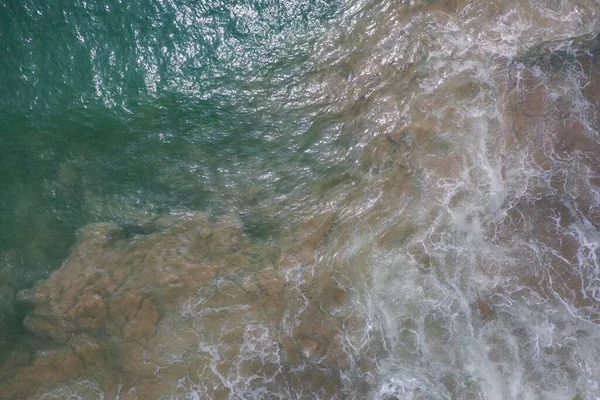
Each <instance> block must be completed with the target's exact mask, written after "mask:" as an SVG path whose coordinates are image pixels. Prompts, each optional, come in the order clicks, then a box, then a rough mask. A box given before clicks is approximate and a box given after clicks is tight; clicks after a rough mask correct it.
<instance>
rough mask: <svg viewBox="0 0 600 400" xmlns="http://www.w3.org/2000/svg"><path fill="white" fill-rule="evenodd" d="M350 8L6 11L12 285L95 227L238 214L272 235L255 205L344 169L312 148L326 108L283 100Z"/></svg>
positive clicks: (40, 272) (0, 215)
mask: <svg viewBox="0 0 600 400" xmlns="http://www.w3.org/2000/svg"><path fill="white" fill-rule="evenodd" d="M340 7H341V4H340V2H339V1H312V0H311V1H294V2H281V1H252V2H250V1H231V2H220V1H179V2H168V1H135V2H129V1H127V2H120V1H103V2H86V1H75V2H73V1H59V2H53V3H52V4H50V3H46V2H39V1H8V2H3V3H2V4H0V49H1V51H2V54H3V56H2V57H1V58H0V88H1V89H2V90H1V93H2V96H1V98H0V121H2V133H1V144H0V171H1V174H0V187H1V188H2V190H1V191H0V204H2V207H0V254H1V255H2V257H1V263H0V268H1V269H3V270H4V271H5V272H4V274H6V273H7V272H6V271H9V272H8V275H10V282H11V283H9V285H10V286H11V287H12V288H15V290H18V289H20V288H24V287H29V286H31V285H32V284H33V282H35V281H37V280H39V279H41V278H43V277H47V276H48V274H49V273H50V272H51V271H53V270H54V269H56V268H57V267H58V266H59V265H60V263H61V262H62V261H63V260H64V259H65V257H66V256H67V254H68V251H69V248H70V247H71V246H72V244H73V243H74V240H75V232H76V230H77V229H78V228H79V227H81V226H83V225H85V224H87V223H90V222H93V221H116V222H118V223H120V224H124V225H126V224H131V223H133V221H135V220H136V219H139V218H141V217H143V216H148V215H155V214H162V213H168V212H172V211H185V210H207V211H209V212H211V213H215V214H220V213H225V212H231V211H233V212H239V213H242V214H243V215H244V216H245V221H246V222H247V225H248V226H247V228H248V229H249V230H250V231H252V232H254V234H255V235H257V236H260V237H263V238H268V237H269V236H270V235H272V234H273V233H272V232H271V231H272V230H273V229H275V222H274V221H272V222H270V221H262V220H259V219H257V218H253V217H252V210H251V208H252V206H253V205H254V204H257V203H259V202H260V201H261V200H262V199H264V198H267V197H273V196H286V195H288V194H289V193H291V192H292V191H294V190H295V189H297V188H298V187H299V186H301V185H302V184H303V182H304V183H306V182H309V181H311V179H313V178H314V177H317V176H324V175H327V173H328V171H329V170H330V169H331V168H332V166H333V165H334V164H335V163H336V160H335V159H334V157H335V155H334V154H327V153H326V152H320V153H319V154H310V152H307V151H306V150H307V149H309V148H310V147H311V146H312V145H313V144H314V143H315V142H316V141H317V140H318V139H319V138H318V137H314V135H312V136H311V135H308V136H303V134H304V133H305V132H306V131H307V130H308V129H309V128H310V126H311V123H312V121H313V120H314V118H315V115H316V114H317V112H318V108H319V107H318V105H316V106H315V105H300V107H298V106H295V105H293V104H292V105H289V104H286V102H285V101H281V100H280V99H278V98H277V96H278V94H277V93H276V90H275V88H281V87H285V86H286V83H288V84H289V83H290V82H291V80H292V79H293V77H294V76H298V75H301V74H303V73H306V66H304V65H303V61H305V60H306V58H307V53H308V51H309V49H310V48H311V43H312V42H314V38H315V35H316V33H317V32H318V31H319V30H320V29H321V30H322V28H323V26H325V25H326V24H327V22H328V21H329V20H331V19H332V18H333V17H334V16H335V15H336V12H338V10H339V8H340ZM303 69H304V70H303ZM288 100H290V101H293V100H294V99H293V98H290V99H288ZM294 164H296V165H301V166H302V167H301V168H295V167H293V165H294ZM268 171H275V172H274V174H273V175H270V176H264V175H265V173H266V172H268ZM249 193H250V194H249ZM7 293H8V292H7ZM5 297H10V295H7V296H5ZM4 301H7V300H6V299H4ZM8 301H9V302H10V300H8Z"/></svg>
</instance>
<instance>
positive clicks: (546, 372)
mask: <svg viewBox="0 0 600 400" xmlns="http://www.w3.org/2000/svg"><path fill="white" fill-rule="evenodd" d="M599 13H600V3H598V2H597V1H585V0H578V1H569V2H566V1H555V0H548V1H541V0H540V1H502V2H489V1H474V2H467V1H440V2H432V1H410V2H409V1H397V2H393V1H381V2H363V3H357V4H355V5H354V6H353V7H352V8H350V9H348V10H346V12H345V14H344V17H343V18H341V20H340V22H339V24H337V25H334V26H332V27H330V31H329V32H328V34H327V35H325V36H324V37H323V39H322V40H321V41H320V42H319V45H318V47H317V48H315V49H314V51H313V56H312V58H311V59H309V60H308V61H307V62H308V63H312V64H314V65H313V67H312V68H311V69H310V70H311V71H312V72H311V73H309V74H306V75H303V76H299V77H297V81H296V82H295V84H294V85H293V86H292V87H291V88H290V87H289V86H286V89H285V91H283V90H282V92H281V93H279V92H277V90H275V91H274V92H273V93H272V94H271V101H273V102H276V101H280V100H281V99H287V100H286V101H289V102H290V103H292V102H296V103H297V107H298V108H302V107H305V108H306V109H307V112H309V110H310V107H311V105H312V104H320V105H323V104H327V105H328V107H329V108H328V110H329V113H328V114H327V115H325V116H323V117H322V118H321V119H320V120H319V121H318V123H317V124H316V125H318V126H315V128H314V129H315V130H318V131H319V132H321V136H322V138H321V139H320V140H322V141H323V143H327V142H328V141H340V142H343V143H345V148H346V149H347V152H346V153H345V154H339V155H338V157H340V158H345V159H346V161H347V162H346V165H348V169H347V170H346V171H344V175H342V176H341V178H340V182H335V183H331V184H319V185H310V184H309V185H307V187H306V189H305V190H302V191H299V193H300V194H298V196H299V197H298V198H295V199H286V200H285V201H286V203H285V204H279V203H278V202H277V201H276V199H275V200H273V201H272V202H269V203H268V204H263V206H262V207H260V213H261V214H260V215H261V216H262V217H260V218H263V217H264V218H265V219H268V218H274V217H275V216H277V218H280V219H281V220H282V221H284V223H283V225H284V227H285V229H282V231H281V232H280V235H279V236H278V237H277V238H276V239H274V240H271V241H267V242H265V241H260V240H255V239H252V238H249V237H248V236H247V235H246V234H245V233H244V230H243V229H242V222H241V221H240V219H239V217H238V216H222V217H218V218H217V217H214V218H212V217H209V216H207V215H204V214H202V213H196V214H185V215H172V216H165V217H162V218H159V219H153V220H148V221H140V222H139V226H137V227H134V228H129V229H125V230H124V229H123V228H121V227H118V226H117V225H113V224H108V223H106V224H94V225H90V226H87V227H85V228H84V229H83V230H82V231H81V233H80V239H79V244H78V245H77V246H76V248H75V249H74V250H73V251H72V254H71V256H70V257H69V259H68V260H67V261H66V262H65V264H64V265H63V267H62V268H61V269H60V270H58V271H57V272H56V273H54V274H53V275H52V276H51V277H50V278H49V279H48V280H46V281H43V282H40V283H39V284H38V285H37V286H36V287H35V289H34V290H33V291H30V292H24V293H22V294H21V295H20V296H21V298H22V301H24V302H29V303H31V304H32V309H31V312H30V313H29V315H28V316H27V318H26V320H25V326H26V328H27V330H28V331H29V332H30V333H31V335H30V337H28V338H26V339H24V340H23V341H22V343H20V344H19V346H18V347H17V348H15V349H14V351H13V352H12V354H11V356H10V357H9V358H8V360H7V361H6V363H5V365H4V366H3V367H2V368H1V369H0V382H1V383H0V396H2V398H15V399H17V398H18V399H20V398H42V399H64V398H84V399H88V398H89V399H96V398H98V399H100V398H108V399H116V398H118V399H154V398H156V399H158V398H162V399H179V398H182V399H183V398H189V399H204V398H210V399H225V398H231V399H242V398H244V399H250V398H252V399H254V398H256V399H270V398H282V399H293V398H296V399H304V398H307V399H308V398H321V399H329V398H332V399H364V398H374V399H375V398H377V399H379V398H381V399H569V400H571V399H596V398H597V396H600V380H599V379H598V369H599V367H600V346H599V345H598V343H600V342H599V339H600V265H599V259H598V256H599V253H598V251H599V246H600V235H599V232H598V229H599V227H600V203H599V200H600V190H599V188H600V170H599V167H598V166H599V165H600V163H599V161H600V151H599V150H600V148H599V141H598V134H599V126H598V115H600V114H599V113H600V42H599V41H598V39H597V34H598V31H599V30H600V14H599ZM317 148H318V146H317ZM290 204H292V205H290ZM49 339H50V340H49Z"/></svg>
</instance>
